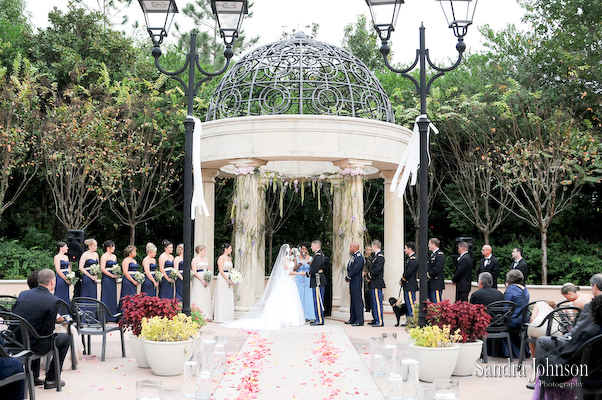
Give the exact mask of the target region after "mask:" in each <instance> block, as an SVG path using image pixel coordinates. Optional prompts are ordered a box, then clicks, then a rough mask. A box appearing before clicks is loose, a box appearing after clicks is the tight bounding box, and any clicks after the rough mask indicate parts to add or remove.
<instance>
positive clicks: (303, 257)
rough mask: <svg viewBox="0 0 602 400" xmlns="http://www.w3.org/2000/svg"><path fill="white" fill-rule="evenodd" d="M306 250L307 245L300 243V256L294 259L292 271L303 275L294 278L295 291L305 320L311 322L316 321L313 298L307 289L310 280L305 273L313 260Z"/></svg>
mask: <svg viewBox="0 0 602 400" xmlns="http://www.w3.org/2000/svg"><path fill="white" fill-rule="evenodd" d="M308 248H309V244H308V243H301V254H300V256H297V257H296V258H295V268H294V270H295V271H298V272H302V273H303V274H301V275H297V276H295V282H296V283H297V290H299V297H300V298H301V305H302V306H303V313H304V314H305V320H306V321H311V320H314V319H316V312H315V311H314V297H313V294H312V292H311V288H310V287H309V281H310V278H308V277H307V276H306V273H307V271H309V264H310V263H311V261H312V260H313V257H312V256H310V255H309V251H308Z"/></svg>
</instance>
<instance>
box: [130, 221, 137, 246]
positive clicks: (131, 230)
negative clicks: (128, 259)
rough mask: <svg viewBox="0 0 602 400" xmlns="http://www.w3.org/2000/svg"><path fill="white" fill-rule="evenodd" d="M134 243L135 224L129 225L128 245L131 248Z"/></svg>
mask: <svg viewBox="0 0 602 400" xmlns="http://www.w3.org/2000/svg"><path fill="white" fill-rule="evenodd" d="M135 241H136V224H134V223H131V224H130V244H131V245H132V246H133V245H134V242H135Z"/></svg>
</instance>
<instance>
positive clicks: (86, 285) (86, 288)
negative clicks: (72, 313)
mask: <svg viewBox="0 0 602 400" xmlns="http://www.w3.org/2000/svg"><path fill="white" fill-rule="evenodd" d="M93 264H98V260H92V259H87V260H86V263H85V264H84V269H85V270H86V271H87V272H88V273H90V266H92V265H93ZM92 276H94V275H92ZM80 296H81V297H91V298H93V299H97V298H98V294H97V285H96V280H92V279H90V278H88V275H86V274H82V289H81V292H80Z"/></svg>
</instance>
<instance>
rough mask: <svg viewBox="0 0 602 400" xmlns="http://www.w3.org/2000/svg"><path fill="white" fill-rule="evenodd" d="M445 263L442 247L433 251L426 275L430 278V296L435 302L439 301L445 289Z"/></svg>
mask: <svg viewBox="0 0 602 400" xmlns="http://www.w3.org/2000/svg"><path fill="white" fill-rule="evenodd" d="M444 265H445V254H443V252H442V251H441V249H437V250H435V251H433V253H432V254H431V257H430V258H429V262H428V268H427V273H426V277H427V279H428V298H429V300H430V301H431V302H433V303H439V302H440V301H441V299H442V296H443V289H445V281H444V279H445V276H444V275H443V266H444Z"/></svg>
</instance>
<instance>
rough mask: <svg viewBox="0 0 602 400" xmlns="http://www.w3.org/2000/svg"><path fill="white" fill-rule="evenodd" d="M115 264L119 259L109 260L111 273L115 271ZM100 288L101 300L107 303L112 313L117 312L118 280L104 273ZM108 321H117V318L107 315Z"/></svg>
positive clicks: (107, 267) (108, 268)
mask: <svg viewBox="0 0 602 400" xmlns="http://www.w3.org/2000/svg"><path fill="white" fill-rule="evenodd" d="M115 265H117V261H113V260H108V261H107V266H106V269H107V270H108V271H109V272H110V273H113V267H114V266H115ZM100 289H101V290H100V301H102V302H103V303H105V304H106V306H107V307H108V308H109V311H110V312H111V314H112V315H114V314H117V280H116V279H113V278H111V277H110V276H108V275H106V274H102V280H101V282H100ZM107 321H109V322H115V321H117V318H109V317H107Z"/></svg>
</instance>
